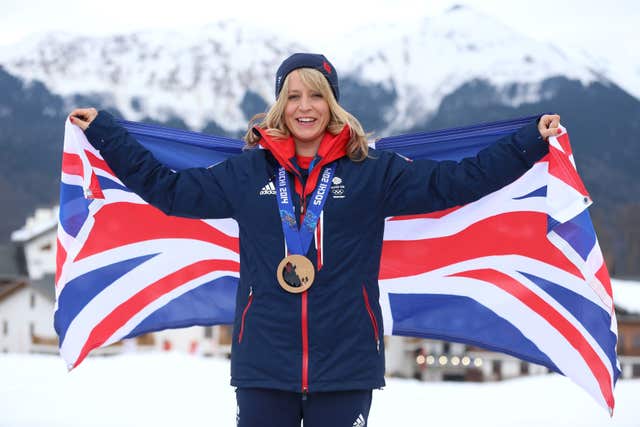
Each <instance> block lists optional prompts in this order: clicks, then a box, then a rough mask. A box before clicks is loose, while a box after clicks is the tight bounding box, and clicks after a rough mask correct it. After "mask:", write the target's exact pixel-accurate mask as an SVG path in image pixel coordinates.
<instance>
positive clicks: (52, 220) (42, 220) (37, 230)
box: [11, 206, 59, 242]
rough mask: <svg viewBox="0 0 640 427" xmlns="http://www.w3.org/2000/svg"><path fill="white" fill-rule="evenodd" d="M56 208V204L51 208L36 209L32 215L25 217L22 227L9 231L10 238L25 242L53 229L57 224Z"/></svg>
mask: <svg viewBox="0 0 640 427" xmlns="http://www.w3.org/2000/svg"><path fill="white" fill-rule="evenodd" d="M58 210H59V209H58V206H55V207H53V208H51V209H46V208H38V209H36V211H35V212H34V214H33V216H30V217H29V218H27V222H26V223H25V225H24V227H22V228H21V229H19V230H16V231H14V232H13V233H11V240H12V241H14V242H27V241H29V240H31V239H33V238H34V237H36V236H39V235H41V234H42V233H45V232H47V231H50V230H55V228H56V227H57V225H58Z"/></svg>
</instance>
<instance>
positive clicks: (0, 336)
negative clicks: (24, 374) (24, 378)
mask: <svg viewBox="0 0 640 427" xmlns="http://www.w3.org/2000/svg"><path fill="white" fill-rule="evenodd" d="M32 334H34V335H37V336H40V337H47V338H52V337H55V336H56V332H55V330H54V328H53V302H51V301H49V300H48V299H47V298H45V297H44V296H42V295H41V294H40V293H39V292H36V291H35V290H33V289H31V288H30V287H28V286H26V285H25V286H23V287H22V288H20V289H18V290H16V291H14V292H13V293H12V294H10V295H8V296H7V297H6V298H4V299H2V300H1V301H0V351H1V352H11V353H28V352H31V350H32V345H31V335H32Z"/></svg>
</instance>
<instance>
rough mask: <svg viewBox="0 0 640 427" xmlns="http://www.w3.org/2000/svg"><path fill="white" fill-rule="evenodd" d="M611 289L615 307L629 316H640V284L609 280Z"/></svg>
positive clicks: (630, 281) (629, 281) (631, 281)
mask: <svg viewBox="0 0 640 427" xmlns="http://www.w3.org/2000/svg"><path fill="white" fill-rule="evenodd" d="M611 287H612V288H613V301H614V303H615V305H616V307H618V308H621V309H622V310H624V311H625V312H627V313H629V314H640V282H638V281H633V280H620V279H611Z"/></svg>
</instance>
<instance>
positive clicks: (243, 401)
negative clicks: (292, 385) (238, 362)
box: [236, 388, 372, 427]
mask: <svg viewBox="0 0 640 427" xmlns="http://www.w3.org/2000/svg"><path fill="white" fill-rule="evenodd" d="M371 394H372V392H371V390H354V391H336V392H321V393H309V394H308V395H306V396H305V397H304V398H303V395H302V393H294V392H289V391H281V390H271V389H260V388H238V389H237V390H236V401H237V402H238V408H237V411H238V412H237V415H236V420H237V425H238V427H300V422H301V421H302V420H304V427H327V426H332V427H365V426H366V425H367V418H368V417H369V408H371Z"/></svg>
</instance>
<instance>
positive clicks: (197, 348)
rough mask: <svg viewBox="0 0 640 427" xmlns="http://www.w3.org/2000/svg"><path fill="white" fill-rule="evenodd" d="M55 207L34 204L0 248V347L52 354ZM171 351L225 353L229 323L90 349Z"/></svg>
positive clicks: (55, 350)
mask: <svg viewBox="0 0 640 427" xmlns="http://www.w3.org/2000/svg"><path fill="white" fill-rule="evenodd" d="M57 223H58V208H57V207H54V208H52V209H37V210H36V211H35V213H34V215H33V216H31V217H29V218H28V219H27V220H26V223H25V225H24V227H22V228H21V229H20V230H16V231H15V232H13V233H12V235H11V239H12V242H13V244H14V247H13V248H2V250H1V251H0V257H2V262H0V270H1V271H0V328H1V329H0V351H4V352H17V353H58V339H57V334H56V332H55V330H54V327H53V313H54V309H55V281H54V275H55V269H56V241H57ZM139 350H174V351H182V352H189V353H197V354H202V355H221V356H228V355H229V354H230V352H231V327H230V326H210V327H191V328H183V329H171V330H165V331H160V332H156V333H152V334H146V335H143V336H140V337H137V338H136V339H134V340H125V341H124V342H120V343H116V344H113V345H111V346H109V347H106V348H101V349H97V350H94V351H92V352H91V354H92V355H100V354H114V353H120V352H125V351H139Z"/></svg>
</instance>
